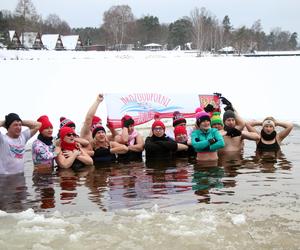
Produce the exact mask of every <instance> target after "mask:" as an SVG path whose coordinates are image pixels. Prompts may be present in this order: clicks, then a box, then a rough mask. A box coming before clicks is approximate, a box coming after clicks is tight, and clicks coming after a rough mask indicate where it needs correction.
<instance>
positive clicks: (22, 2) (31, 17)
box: [15, 0, 42, 44]
mask: <svg viewBox="0 0 300 250" xmlns="http://www.w3.org/2000/svg"><path fill="white" fill-rule="evenodd" d="M15 15H16V16H17V18H18V22H17V26H18V28H17V29H18V30H19V31H22V34H23V33H24V32H25V30H28V29H32V28H34V27H35V26H37V25H38V23H40V22H41V20H42V19H41V17H40V16H39V15H38V14H37V12H36V9H35V7H34V5H33V3H32V2H31V0H19V2H18V4H17V6H16V9H15ZM35 28H36V27H35ZM21 40H22V44H24V37H23V35H22V37H21Z"/></svg>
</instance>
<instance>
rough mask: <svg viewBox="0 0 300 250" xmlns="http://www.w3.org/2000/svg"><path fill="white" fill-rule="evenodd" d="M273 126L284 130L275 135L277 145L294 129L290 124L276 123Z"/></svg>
mask: <svg viewBox="0 0 300 250" xmlns="http://www.w3.org/2000/svg"><path fill="white" fill-rule="evenodd" d="M275 125H276V126H280V127H282V128H284V129H283V130H282V131H280V132H279V133H278V134H277V141H278V143H280V142H281V141H282V140H283V139H284V138H285V137H287V136H288V135H289V133H290V132H291V131H292V129H293V127H294V125H293V124H292V123H290V122H281V121H276V122H275Z"/></svg>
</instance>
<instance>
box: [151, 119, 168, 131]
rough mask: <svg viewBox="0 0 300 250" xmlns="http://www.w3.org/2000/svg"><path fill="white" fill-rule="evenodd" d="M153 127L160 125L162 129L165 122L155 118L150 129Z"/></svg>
mask: <svg viewBox="0 0 300 250" xmlns="http://www.w3.org/2000/svg"><path fill="white" fill-rule="evenodd" d="M155 127H162V128H163V129H165V128H166V126H165V124H164V123H163V122H162V121H160V120H157V121H155V122H153V124H152V130H153V129H154V128H155Z"/></svg>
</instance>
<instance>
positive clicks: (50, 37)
mask: <svg viewBox="0 0 300 250" xmlns="http://www.w3.org/2000/svg"><path fill="white" fill-rule="evenodd" d="M59 38H60V36H59V34H45V35H42V42H43V44H44V46H45V48H46V49H48V50H55V48H56V44H57V41H58V39H59Z"/></svg>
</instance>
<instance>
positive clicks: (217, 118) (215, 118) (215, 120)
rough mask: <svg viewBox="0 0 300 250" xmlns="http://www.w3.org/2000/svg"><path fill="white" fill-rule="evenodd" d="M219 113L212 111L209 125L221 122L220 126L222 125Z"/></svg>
mask: <svg viewBox="0 0 300 250" xmlns="http://www.w3.org/2000/svg"><path fill="white" fill-rule="evenodd" d="M220 115H221V113H220V112H214V113H213V114H212V117H211V118H210V125H211V126H212V125H214V124H221V125H222V126H224V124H223V121H222V119H221V116H220Z"/></svg>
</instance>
